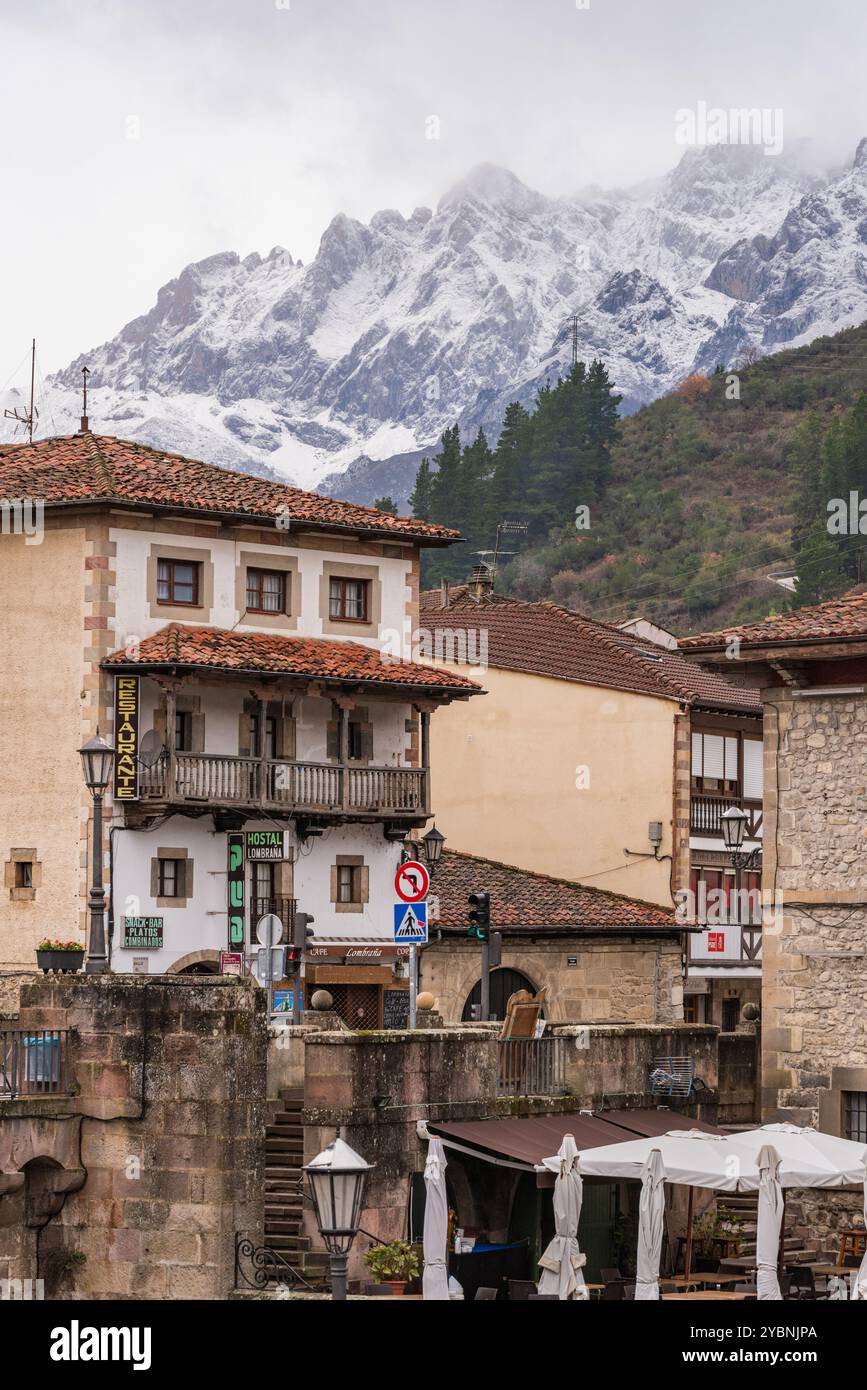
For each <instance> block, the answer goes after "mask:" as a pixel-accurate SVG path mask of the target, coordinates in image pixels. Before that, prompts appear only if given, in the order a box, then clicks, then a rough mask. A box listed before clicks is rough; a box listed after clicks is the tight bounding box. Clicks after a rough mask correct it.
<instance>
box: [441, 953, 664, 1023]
mask: <svg viewBox="0 0 867 1390" xmlns="http://www.w3.org/2000/svg"><path fill="white" fill-rule="evenodd" d="M570 961H574V962H575V963H574V964H570ZM502 964H503V966H504V967H506V968H509V969H512V970H520V971H521V972H522V974H524V975H526V976H527V977H528V978H529V980H530V981H531V983H532V984H533V985H534V986H535V988H536V989H542V988H543V987H545V988H547V991H548V995H547V1004H546V1013H547V1016H548V1018H549V1019H550V1020H551V1021H552V1022H556V1023H606V1022H612V1023H678V1022H680V1021H681V1020H682V1019H683V966H682V952H681V944H680V941H679V940H678V939H674V938H672V939H669V938H665V937H650V938H647V939H644V940H642V939H640V938H639V937H638V936H636V937H613V936H612V937H609V938H607V939H606V937H605V936H604V934H603V933H602V932H600V934H599V936H598V937H583V936H582V937H577V936H576V937H574V938H565V939H564V938H562V937H558V938H554V939H549V940H547V941H546V940H544V939H540V938H533V939H524V938H522V939H520V940H518V939H517V938H513V939H511V940H510V939H509V938H508V937H507V938H506V939H505V940H504V942H503V959H502ZM480 976H481V962H480V957H479V948H478V946H477V945H476V944H475V943H474V942H470V941H463V940H460V939H455V938H454V937H449V939H448V940H447V941H442V942H436V943H434V944H432V945H430V946H428V947H426V948H425V950H424V951H423V952H422V954H421V986H420V987H421V989H423V990H430V991H431V993H432V994H433V995H434V997H435V999H436V1001H437V1002H436V1007H437V1010H438V1012H439V1013H440V1014H441V1015H442V1017H443V1019H444V1020H445V1021H446V1022H447V1023H458V1022H460V1019H461V1015H462V1013H463V1008H464V1004H465V1003H466V1000H467V996H468V995H469V994H470V992H471V990H472V989H473V986H474V985H475V984H476V983H477V982H478V980H479V978H480Z"/></svg>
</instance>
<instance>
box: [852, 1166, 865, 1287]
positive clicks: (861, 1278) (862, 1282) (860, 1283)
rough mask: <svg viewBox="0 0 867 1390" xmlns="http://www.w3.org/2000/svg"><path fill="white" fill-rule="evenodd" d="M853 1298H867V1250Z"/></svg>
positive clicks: (857, 1276)
mask: <svg viewBox="0 0 867 1390" xmlns="http://www.w3.org/2000/svg"><path fill="white" fill-rule="evenodd" d="M864 1228H865V1230H867V1166H865V1169H864ZM852 1297H853V1298H867V1249H865V1251H864V1258H863V1259H862V1261H861V1268H860V1269H859V1270H858V1273H857V1275H856V1277H855V1286H854V1288H853V1289H852Z"/></svg>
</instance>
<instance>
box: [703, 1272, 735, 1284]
mask: <svg viewBox="0 0 867 1390" xmlns="http://www.w3.org/2000/svg"><path fill="white" fill-rule="evenodd" d="M692 1278H693V1279H694V1280H695V1282H696V1283H697V1284H743V1283H744V1276H743V1275H742V1274H693V1275H692Z"/></svg>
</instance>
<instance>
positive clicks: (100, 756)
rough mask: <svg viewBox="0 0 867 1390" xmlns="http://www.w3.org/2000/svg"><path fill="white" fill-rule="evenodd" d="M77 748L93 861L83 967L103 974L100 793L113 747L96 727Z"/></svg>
mask: <svg viewBox="0 0 867 1390" xmlns="http://www.w3.org/2000/svg"><path fill="white" fill-rule="evenodd" d="M78 752H79V756H80V757H81V766H82V770H83V772H84V782H85V785H86V787H87V790H88V791H89V792H90V794H91V796H92V797H93V855H92V858H93V863H92V865H91V886H90V898H89V900H88V907H89V910H90V932H89V935H88V943H87V961H86V962H85V966H84V970H85V974H87V975H104V974H105V972H106V971H107V970H108V956H107V954H106V950H105V890H104V888H103V886H102V797H103V793H104V791H105V789H106V787H107V786H108V784H109V782H110V781H111V773H112V768H113V767H114V759H115V751H114V749H113V748H112V746H111V744H110V743H106V741H105V739H104V738H101V737H100V734H99V730H98V729H97V731H96V737H95V738H92V739H91V740H90V742H89V743H86V744H85V745H84V747H83V748H79V750H78Z"/></svg>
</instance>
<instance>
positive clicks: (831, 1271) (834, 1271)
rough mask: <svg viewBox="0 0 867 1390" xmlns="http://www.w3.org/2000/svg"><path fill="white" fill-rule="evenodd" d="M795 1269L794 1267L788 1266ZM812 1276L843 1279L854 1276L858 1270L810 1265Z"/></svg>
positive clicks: (848, 1267)
mask: <svg viewBox="0 0 867 1390" xmlns="http://www.w3.org/2000/svg"><path fill="white" fill-rule="evenodd" d="M790 1267H791V1268H792V1269H795V1268H796V1266H795V1265H792V1266H790ZM809 1268H810V1269H812V1271H813V1273H814V1274H824V1275H827V1276H828V1277H829V1278H835V1279H845V1278H846V1276H847V1274H855V1273H856V1272H857V1270H858V1266H857V1265H810V1266H809Z"/></svg>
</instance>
